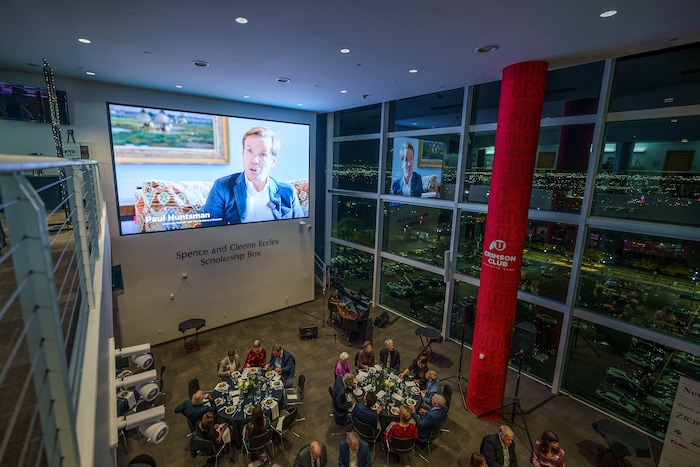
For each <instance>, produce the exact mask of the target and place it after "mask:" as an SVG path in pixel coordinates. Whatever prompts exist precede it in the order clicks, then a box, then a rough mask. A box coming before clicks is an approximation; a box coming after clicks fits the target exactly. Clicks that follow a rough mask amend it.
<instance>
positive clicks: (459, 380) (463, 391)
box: [440, 302, 474, 410]
mask: <svg viewBox="0 0 700 467" xmlns="http://www.w3.org/2000/svg"><path fill="white" fill-rule="evenodd" d="M463 308H464V315H463V316H461V318H462V343H461V344H460V346H459V369H458V370H457V373H456V374H454V375H450V376H446V377H445V378H441V379H440V381H448V380H452V379H455V378H456V379H457V387H458V388H459V393H460V394H461V396H462V404H464V410H469V409H468V408H467V383H468V382H469V380H467V378H465V377H464V376H462V357H463V356H464V330H465V328H466V327H467V312H469V315H470V316H474V303H473V302H467V303H465V304H464V306H463ZM462 380H464V389H462Z"/></svg>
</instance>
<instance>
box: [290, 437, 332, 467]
mask: <svg viewBox="0 0 700 467" xmlns="http://www.w3.org/2000/svg"><path fill="white" fill-rule="evenodd" d="M294 467H328V454H326V445H325V444H322V443H321V442H320V441H318V440H313V441H311V442H310V443H309V444H308V445H307V446H304V447H303V448H301V449H299V452H298V453H297V457H296V459H294Z"/></svg>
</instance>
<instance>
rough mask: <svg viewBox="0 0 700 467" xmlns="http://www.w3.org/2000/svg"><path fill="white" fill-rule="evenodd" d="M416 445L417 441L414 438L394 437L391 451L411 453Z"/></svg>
mask: <svg viewBox="0 0 700 467" xmlns="http://www.w3.org/2000/svg"><path fill="white" fill-rule="evenodd" d="M415 445H416V440H415V439H413V438H398V437H396V436H393V437H392V438H391V441H389V451H391V452H409V451H411V450H412V449H413V448H414V446H415Z"/></svg>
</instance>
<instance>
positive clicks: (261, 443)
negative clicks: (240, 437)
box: [248, 430, 272, 452]
mask: <svg viewBox="0 0 700 467" xmlns="http://www.w3.org/2000/svg"><path fill="white" fill-rule="evenodd" d="M271 442H272V430H267V431H266V432H265V433H263V434H261V435H257V436H253V437H252V438H250V440H248V452H256V451H262V450H263V449H264V448H265V446H267V445H268V444H270V443H271Z"/></svg>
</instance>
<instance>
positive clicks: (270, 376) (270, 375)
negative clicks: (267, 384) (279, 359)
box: [265, 370, 275, 378]
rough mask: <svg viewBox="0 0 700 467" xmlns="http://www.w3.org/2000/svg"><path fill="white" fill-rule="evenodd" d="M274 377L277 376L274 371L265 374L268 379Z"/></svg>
mask: <svg viewBox="0 0 700 467" xmlns="http://www.w3.org/2000/svg"><path fill="white" fill-rule="evenodd" d="M273 376H275V372H274V371H272V370H270V371H268V372H267V373H265V377H266V378H272V377H273Z"/></svg>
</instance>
